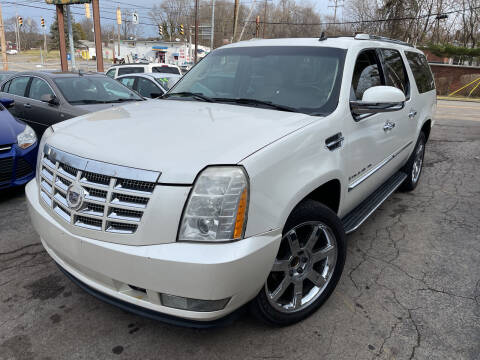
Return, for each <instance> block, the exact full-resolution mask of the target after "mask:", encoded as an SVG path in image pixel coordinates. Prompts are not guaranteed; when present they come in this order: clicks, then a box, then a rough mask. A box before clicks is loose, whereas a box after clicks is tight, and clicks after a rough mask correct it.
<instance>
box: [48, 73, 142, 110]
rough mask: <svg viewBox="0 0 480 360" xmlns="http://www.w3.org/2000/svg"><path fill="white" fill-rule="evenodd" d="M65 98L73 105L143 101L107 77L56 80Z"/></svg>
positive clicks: (79, 77)
mask: <svg viewBox="0 0 480 360" xmlns="http://www.w3.org/2000/svg"><path fill="white" fill-rule="evenodd" d="M54 81H55V84H57V86H58V87H59V89H60V91H61V92H62V94H63V96H64V97H65V99H67V101H68V102H69V103H70V104H72V105H84V104H105V103H115V102H124V101H139V100H143V99H142V98H141V97H140V96H138V95H137V94H135V93H134V92H133V91H131V90H130V89H128V88H127V87H125V86H123V85H122V84H120V83H119V82H118V81H116V80H113V79H111V78H109V77H107V76H78V77H58V78H54Z"/></svg>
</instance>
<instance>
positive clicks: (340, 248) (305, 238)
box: [250, 200, 346, 326]
mask: <svg viewBox="0 0 480 360" xmlns="http://www.w3.org/2000/svg"><path fill="white" fill-rule="evenodd" d="M295 239H296V240H295ZM309 240H310V241H309ZM345 256H346V242H345V230H344V228H343V225H342V223H341V221H340V219H339V218H338V217H337V215H336V214H335V213H334V212H333V211H332V210H330V209H329V208H328V207H326V206H324V205H322V204H320V203H319V202H316V201H313V200H306V201H303V202H302V203H301V204H299V205H298V206H297V207H296V208H295V209H294V210H293V212H292V213H291V214H290V216H289V217H288V219H287V222H286V224H285V227H284V231H283V237H282V240H281V244H280V248H279V251H278V254H277V257H276V259H275V262H274V265H273V268H272V271H271V273H270V274H269V275H268V278H267V280H266V282H265V285H264V286H263V288H262V290H260V292H259V294H258V295H257V297H256V298H255V299H253V300H252V301H251V302H250V310H251V312H252V313H253V315H254V316H255V317H257V318H258V319H260V320H261V321H263V322H266V323H267V324H270V325H276V326H286V325H290V324H294V323H296V322H298V321H301V320H303V319H305V318H306V317H308V316H310V315H311V314H312V313H313V312H315V311H316V310H317V309H318V308H319V307H320V306H321V305H322V304H323V303H324V302H325V301H326V300H327V299H328V297H329V296H330V295H331V294H332V292H333V290H334V289H335V287H336V285H337V283H338V280H339V279H340V276H341V274H342V271H343V266H344V264H345ZM314 281H315V282H314ZM300 283H301V286H300ZM277 290H278V291H277ZM296 293H297V294H299V296H295V294H296ZM290 300H291V301H290Z"/></svg>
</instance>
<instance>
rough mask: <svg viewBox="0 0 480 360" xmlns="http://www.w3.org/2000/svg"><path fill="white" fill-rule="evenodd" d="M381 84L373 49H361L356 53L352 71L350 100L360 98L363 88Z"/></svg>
mask: <svg viewBox="0 0 480 360" xmlns="http://www.w3.org/2000/svg"><path fill="white" fill-rule="evenodd" d="M379 85H382V78H381V76H380V70H379V67H378V63H377V57H376V54H375V51H374V50H367V51H363V52H361V53H360V55H358V57H357V62H356V63H355V69H354V71H353V79H352V89H351V94H350V98H351V100H362V97H363V93H364V92H365V90H367V89H369V88H371V87H373V86H379Z"/></svg>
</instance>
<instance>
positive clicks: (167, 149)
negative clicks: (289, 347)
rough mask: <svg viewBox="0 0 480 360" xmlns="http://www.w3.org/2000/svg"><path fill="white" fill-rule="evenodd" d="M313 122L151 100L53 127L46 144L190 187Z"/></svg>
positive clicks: (293, 116) (271, 112)
mask: <svg viewBox="0 0 480 360" xmlns="http://www.w3.org/2000/svg"><path fill="white" fill-rule="evenodd" d="M315 119H316V118H315V117H311V116H308V115H305V114H299V113H290V112H283V111H277V110H270V109H261V108H255V107H247V106H239V105H229V104H219V103H205V102H198V101H177V100H152V101H148V102H143V101H142V102H136V103H131V104H128V105H125V106H120V107H115V108H112V109H108V110H104V111H99V112H96V113H92V114H87V115H84V116H80V117H77V118H74V119H71V120H68V121H65V122H63V123H60V124H57V125H55V126H54V129H55V133H54V134H53V136H52V137H51V138H49V140H48V143H49V144H50V145H52V146H53V147H56V148H58V149H60V150H63V151H66V152H69V153H72V154H75V155H78V156H82V157H86V158H90V159H94V160H100V161H104V162H108V163H112V164H118V165H123V166H129V167H134V168H139V169H147V170H155V171H160V172H161V173H162V175H161V176H160V180H159V181H160V182H161V183H172V184H192V183H193V181H194V179H195V177H196V175H197V174H198V173H199V171H200V170H202V169H203V168H204V167H205V166H207V165H215V164H237V163H238V162H240V161H241V160H242V159H244V158H245V157H247V156H249V155H250V154H252V153H254V152H255V151H257V150H259V149H260V148H262V147H264V146H266V145H268V144H270V143H272V142H273V141H275V140H277V139H279V138H281V137H283V136H285V135H287V134H289V133H291V132H292V131H295V130H297V129H299V128H300V127H302V126H304V125H306V124H308V123H310V122H312V121H313V120H315Z"/></svg>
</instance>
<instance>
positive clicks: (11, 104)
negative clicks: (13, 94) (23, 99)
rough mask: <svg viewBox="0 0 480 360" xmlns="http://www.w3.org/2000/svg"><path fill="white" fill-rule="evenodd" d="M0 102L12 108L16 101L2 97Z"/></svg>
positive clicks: (7, 107)
mask: <svg viewBox="0 0 480 360" xmlns="http://www.w3.org/2000/svg"><path fill="white" fill-rule="evenodd" d="M0 103H1V104H2V105H3V106H4V107H5V108H6V109H10V108H11V107H12V106H13V105H15V101H14V100H13V99H9V98H0Z"/></svg>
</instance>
